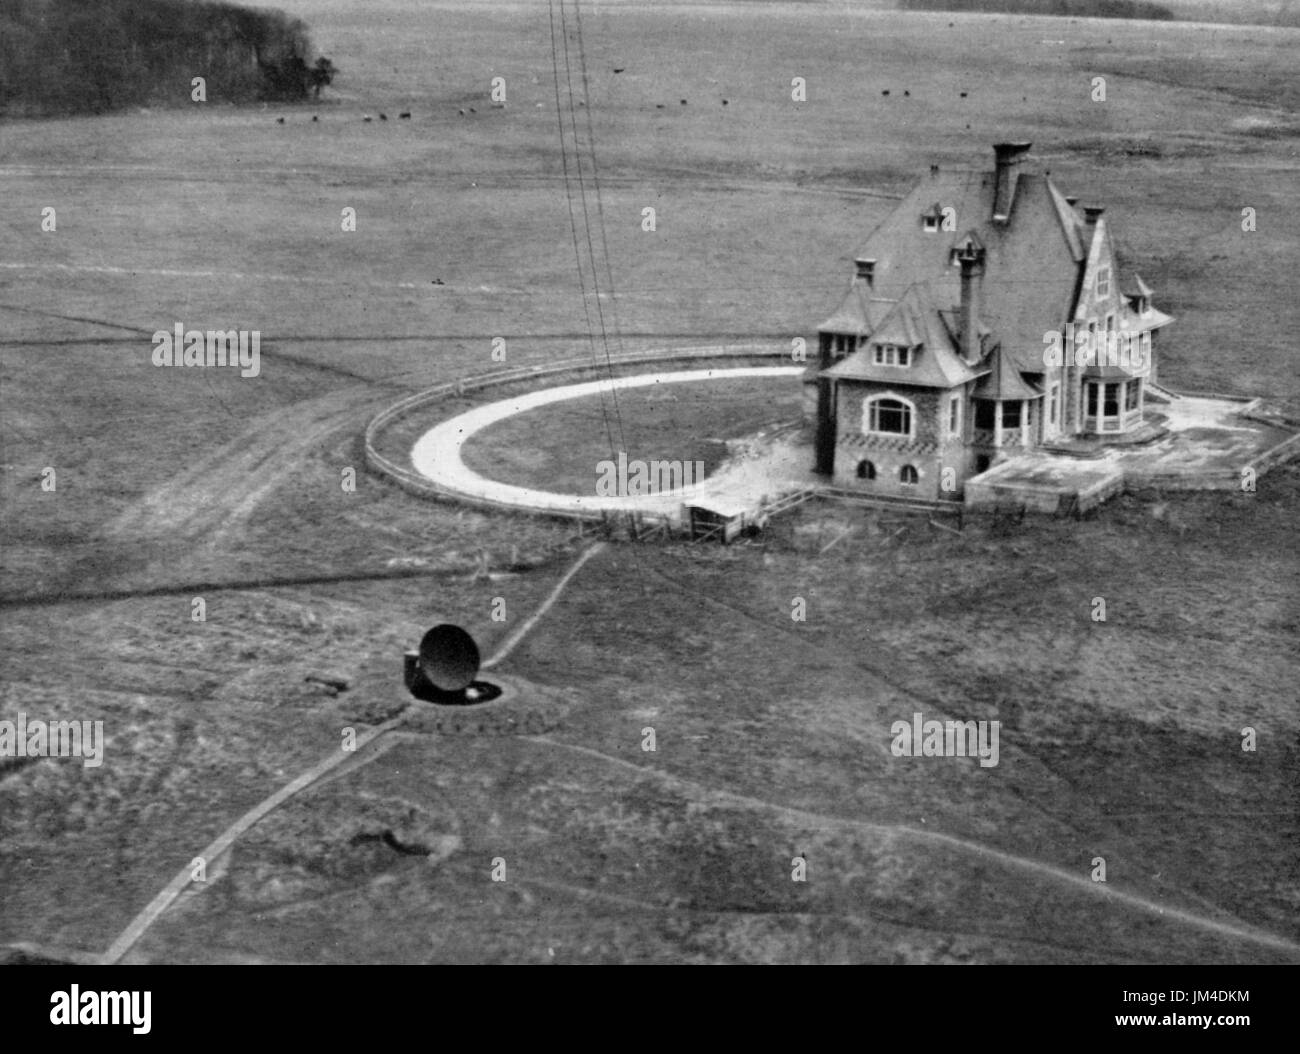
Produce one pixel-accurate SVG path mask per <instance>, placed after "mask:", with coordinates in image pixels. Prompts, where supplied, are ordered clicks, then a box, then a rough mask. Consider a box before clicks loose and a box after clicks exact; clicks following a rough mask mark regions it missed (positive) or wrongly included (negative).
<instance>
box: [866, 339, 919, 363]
mask: <svg viewBox="0 0 1300 1054" xmlns="http://www.w3.org/2000/svg"><path fill="white" fill-rule="evenodd" d="M874 361H875V364H876V365H877V366H910V365H911V364H912V349H911V348H906V347H903V346H902V345H899V344H877V345H876V348H875V360H874Z"/></svg>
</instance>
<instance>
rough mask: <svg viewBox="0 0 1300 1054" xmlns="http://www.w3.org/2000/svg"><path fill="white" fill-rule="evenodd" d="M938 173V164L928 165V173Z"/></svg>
mask: <svg viewBox="0 0 1300 1054" xmlns="http://www.w3.org/2000/svg"><path fill="white" fill-rule="evenodd" d="M938 174H939V166H938V165H931V166H930V175H932V176H937V175H938Z"/></svg>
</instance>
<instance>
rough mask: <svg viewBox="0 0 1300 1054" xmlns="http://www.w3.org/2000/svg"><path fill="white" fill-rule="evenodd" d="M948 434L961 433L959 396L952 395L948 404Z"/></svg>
mask: <svg viewBox="0 0 1300 1054" xmlns="http://www.w3.org/2000/svg"><path fill="white" fill-rule="evenodd" d="M948 434H949V435H950V436H959V435H961V396H960V395H954V396H953V397H952V401H951V402H949V404H948Z"/></svg>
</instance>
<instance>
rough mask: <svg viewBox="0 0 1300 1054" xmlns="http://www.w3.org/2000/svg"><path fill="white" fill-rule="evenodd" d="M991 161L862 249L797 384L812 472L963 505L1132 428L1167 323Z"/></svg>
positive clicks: (1018, 176) (1033, 184) (930, 185)
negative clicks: (967, 486) (1009, 463)
mask: <svg viewBox="0 0 1300 1054" xmlns="http://www.w3.org/2000/svg"><path fill="white" fill-rule="evenodd" d="M1029 148H1030V144H1028V143H999V144H997V145H996V146H994V148H993V149H994V157H995V161H994V166H993V170H992V171H983V172H980V171H949V170H940V168H939V167H938V166H937V165H932V166H931V167H930V174H929V176H928V177H922V179H921V180H920V181H919V182H918V183H917V185H916V186H915V187H914V188H913V189H912V191H911V193H909V194H908V195H907V196H906V197H905V198H904V199H903V201H902V203H901V204H900V205H899V206H898V207H897V208H896V209H895V210H894V212H893V213H892V214H891V215H890V216H889V218H888V219H886V220H885V221H884V222H883V223H882V224H881V225H880V226H879V227H877V228H876V230H875V231H874V232H873V233H872V234H871V236H870V237H869V238H868V241H867V244H866V246H865V248H864V249H863V251H862V252H861V253H859V254H858V256H857V258H856V273H855V275H854V276H853V279H852V282H851V283H850V285H849V289H848V292H847V293H846V295H845V296H844V299H843V301H842V302H841V304H840V305H839V307H838V309H837V310H836V311H835V313H834V314H833V315H832V316H831V317H830V318H829V319H827V320H826V321H825V322H824V323H822V325H821V326H820V327H818V344H819V358H818V361H817V362H816V363H815V364H814V365H812V366H810V368H809V370H808V373H807V375H806V377H805V382H806V384H807V385H808V387H807V389H806V392H807V398H808V404H809V412H810V414H811V415H812V416H813V417H814V420H815V434H816V439H815V445H816V468H817V471H818V472H820V473H823V474H825V475H829V476H832V477H833V480H834V482H835V483H837V484H839V485H843V486H851V487H856V488H862V489H866V490H873V491H877V492H880V493H885V494H911V495H916V496H918V497H926V498H956V497H958V496H960V494H961V493H962V490H963V485H964V483H965V481H966V480H967V479H968V478H970V477H971V476H974V475H977V474H979V473H981V472H983V471H985V469H987V468H989V467H990V466H991V465H993V464H995V463H997V462H1000V461H1001V460H1003V459H1004V458H1005V457H1007V456H1013V455H1015V454H1016V453H1018V452H1020V451H1023V450H1025V449H1027V448H1031V447H1035V446H1040V445H1051V444H1054V443H1060V442H1062V441H1068V440H1071V439H1078V438H1081V437H1091V438H1092V439H1094V440H1097V441H1100V440H1103V439H1105V438H1106V437H1112V438H1113V437H1124V436H1129V437H1131V436H1132V434H1133V433H1134V432H1136V431H1137V430H1139V429H1141V428H1142V427H1143V411H1144V406H1145V397H1146V387H1147V385H1148V384H1149V383H1151V382H1153V381H1154V380H1155V349H1154V342H1153V339H1152V337H1153V334H1154V333H1155V331H1156V330H1157V329H1159V328H1160V327H1162V326H1164V325H1167V324H1168V323H1169V322H1171V321H1173V320H1172V319H1171V318H1170V317H1169V316H1168V315H1164V314H1162V313H1161V312H1159V311H1157V310H1155V308H1153V307H1152V305H1151V290H1150V288H1148V287H1147V285H1146V283H1144V282H1143V281H1142V279H1141V277H1139V276H1138V275H1137V274H1135V273H1128V274H1125V273H1124V272H1123V271H1122V270H1121V268H1120V266H1119V264H1118V263H1117V261H1116V258H1115V250H1114V247H1113V245H1112V243H1111V237H1110V233H1109V231H1108V229H1107V223H1106V220H1105V219H1104V218H1103V215H1102V214H1103V211H1104V210H1103V209H1101V208H1084V209H1082V210H1080V209H1079V208H1078V207H1076V204H1075V201H1076V199H1074V198H1067V197H1065V196H1064V195H1063V194H1061V192H1060V191H1058V190H1057V189H1056V187H1055V186H1054V185H1053V183H1052V181H1051V180H1050V179H1049V178H1047V176H1046V175H1044V174H1039V173H1038V172H1035V171H1032V170H1031V169H1030V166H1029V165H1028V164H1027V163H1026V154H1028V152H1029Z"/></svg>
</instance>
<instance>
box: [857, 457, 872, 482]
mask: <svg viewBox="0 0 1300 1054" xmlns="http://www.w3.org/2000/svg"><path fill="white" fill-rule="evenodd" d="M875 478H876V466H875V465H873V464H872V463H871V462H870V461H859V462H858V479H875Z"/></svg>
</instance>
